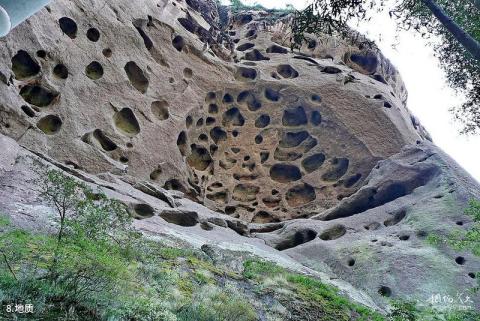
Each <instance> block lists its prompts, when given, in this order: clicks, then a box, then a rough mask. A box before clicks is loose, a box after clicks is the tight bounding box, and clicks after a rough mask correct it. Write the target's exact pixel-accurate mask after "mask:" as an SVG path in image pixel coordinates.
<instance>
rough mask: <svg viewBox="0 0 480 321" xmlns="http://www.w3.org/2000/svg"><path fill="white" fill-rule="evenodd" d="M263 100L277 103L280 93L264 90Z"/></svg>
mask: <svg viewBox="0 0 480 321" xmlns="http://www.w3.org/2000/svg"><path fill="white" fill-rule="evenodd" d="M265 98H267V99H268V100H270V101H279V100H280V93H279V92H278V91H276V90H274V89H272V88H265Z"/></svg>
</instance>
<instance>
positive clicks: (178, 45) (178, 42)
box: [172, 36, 185, 51]
mask: <svg viewBox="0 0 480 321" xmlns="http://www.w3.org/2000/svg"><path fill="white" fill-rule="evenodd" d="M172 45H173V47H174V48H175V49H177V51H182V49H183V47H185V40H184V39H183V37H182V36H175V38H173V40H172Z"/></svg>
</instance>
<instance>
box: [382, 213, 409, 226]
mask: <svg viewBox="0 0 480 321" xmlns="http://www.w3.org/2000/svg"><path fill="white" fill-rule="evenodd" d="M406 215H407V212H406V211H405V210H400V211H398V212H396V213H394V214H393V215H392V217H390V218H388V219H386V220H385V221H384V222H383V225H385V226H393V225H396V224H398V223H400V221H402V220H403V219H404V218H405V216H406Z"/></svg>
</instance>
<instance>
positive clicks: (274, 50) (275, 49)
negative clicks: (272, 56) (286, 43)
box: [267, 45, 288, 54]
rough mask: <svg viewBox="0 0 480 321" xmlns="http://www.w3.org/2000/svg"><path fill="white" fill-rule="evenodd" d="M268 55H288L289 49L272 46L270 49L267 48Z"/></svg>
mask: <svg viewBox="0 0 480 321" xmlns="http://www.w3.org/2000/svg"><path fill="white" fill-rule="evenodd" d="M267 53H278V54H287V53H288V49H287V48H283V47H280V46H277V45H271V46H270V47H268V48H267Z"/></svg>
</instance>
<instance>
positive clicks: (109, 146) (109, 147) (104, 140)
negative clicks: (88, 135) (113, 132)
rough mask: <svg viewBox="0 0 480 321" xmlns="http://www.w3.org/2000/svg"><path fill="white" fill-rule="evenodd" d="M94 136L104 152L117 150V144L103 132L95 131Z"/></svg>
mask: <svg viewBox="0 0 480 321" xmlns="http://www.w3.org/2000/svg"><path fill="white" fill-rule="evenodd" d="M92 136H93V138H95V140H96V141H97V142H98V143H99V144H100V146H101V147H102V149H103V150H104V151H106V152H111V151H114V150H115V149H117V144H115V143H114V142H113V141H112V140H111V139H110V138H109V137H108V136H107V135H105V133H104V132H103V131H102V130H100V129H95V130H94V131H93V134H92Z"/></svg>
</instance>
